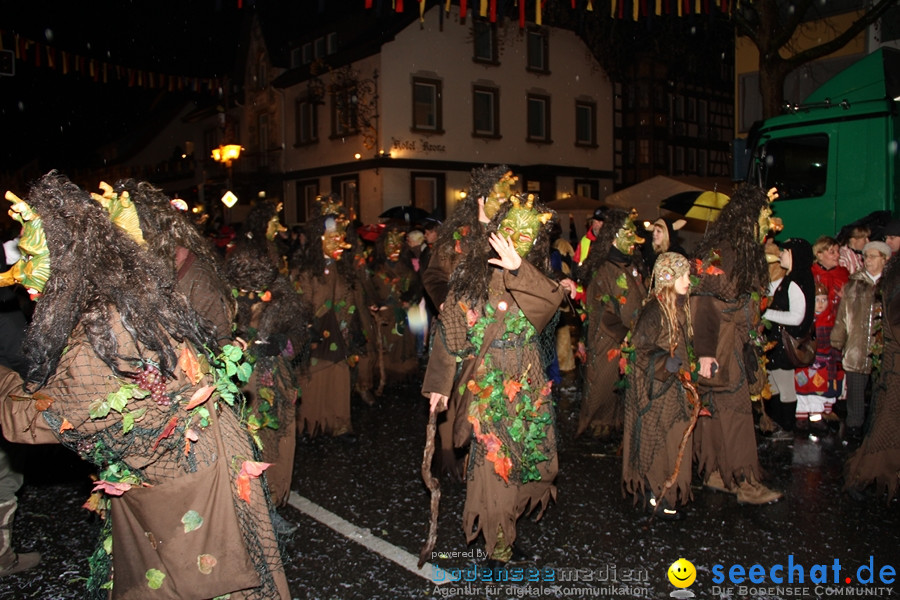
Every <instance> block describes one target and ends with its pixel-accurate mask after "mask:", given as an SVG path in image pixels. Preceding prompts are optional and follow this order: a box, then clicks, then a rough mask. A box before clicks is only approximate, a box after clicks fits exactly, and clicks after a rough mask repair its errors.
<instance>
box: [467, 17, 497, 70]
mask: <svg viewBox="0 0 900 600" xmlns="http://www.w3.org/2000/svg"><path fill="white" fill-rule="evenodd" d="M472 34H473V37H474V42H475V43H474V52H475V53H474V55H473V60H475V61H476V62H485V63H496V62H497V29H496V26H495V24H494V23H491V22H490V21H487V20H485V19H475V20H473V22H472Z"/></svg>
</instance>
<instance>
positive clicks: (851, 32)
mask: <svg viewBox="0 0 900 600" xmlns="http://www.w3.org/2000/svg"><path fill="white" fill-rule="evenodd" d="M898 1H900V0H873V3H872V4H870V5H869V6H868V8H866V9H865V10H864V11H863V12H862V14H861V15H860V16H859V18H858V19H857V20H855V21H854V22H853V23H852V24H851V25H849V26H848V27H847V28H846V29H844V30H843V31H837V32H835V36H834V37H833V38H832V39H830V40H828V41H825V42H822V43H821V44H819V45H817V46H813V47H811V48H807V49H805V50H802V51H799V52H792V49H791V41H792V40H793V39H794V36H795V33H797V32H798V31H800V30H801V29H802V28H803V27H804V26H805V23H806V21H804V19H809V17H810V16H812V15H814V14H815V13H814V11H815V10H816V8H817V6H818V5H819V4H820V0H793V1H790V2H788V1H785V0H755V1H751V2H743V3H741V5H740V9H739V10H738V11H736V12H735V13H734V17H733V21H734V25H735V29H736V30H737V32H738V33H739V34H743V35H746V36H747V37H748V38H749V39H750V40H751V41H752V42H753V44H754V45H755V46H756V48H757V49H758V50H759V88H760V93H761V94H762V100H763V118H768V117H772V116H775V115H777V114H779V113H781V109H782V105H783V104H784V81H785V78H786V77H787V76H788V74H789V73H791V72H792V71H794V70H795V69H797V68H798V67H800V66H801V65H804V64H806V63H808V62H811V61H814V60H816V59H819V58H822V57H824V56H828V55H829V54H831V53H833V52H835V51H837V50H840V49H841V48H843V47H844V46H846V45H847V44H848V43H849V42H850V41H851V40H852V39H853V38H854V37H856V36H857V35H858V34H859V33H860V32H862V31H863V30H865V29H866V27H868V26H869V25H871V24H873V23H874V22H875V21H877V20H878V19H879V18H881V17H882V16H883V15H884V14H885V13H886V12H887V11H888V9H890V8H891V7H893V6H896V5H897V3H898ZM785 54H786V55H787V56H785Z"/></svg>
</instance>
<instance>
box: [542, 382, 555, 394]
mask: <svg viewBox="0 0 900 600" xmlns="http://www.w3.org/2000/svg"><path fill="white" fill-rule="evenodd" d="M552 389H553V380H552V379H548V380H547V383H545V384H544V387H542V388H541V396H549V395H550V392H551V390H552Z"/></svg>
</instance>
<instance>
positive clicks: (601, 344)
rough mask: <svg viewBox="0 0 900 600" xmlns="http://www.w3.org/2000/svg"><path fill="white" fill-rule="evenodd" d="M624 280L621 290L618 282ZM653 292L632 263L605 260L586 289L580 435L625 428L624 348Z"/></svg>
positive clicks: (578, 431) (579, 418)
mask: <svg viewBox="0 0 900 600" xmlns="http://www.w3.org/2000/svg"><path fill="white" fill-rule="evenodd" d="M620 281H621V282H624V284H625V287H624V288H623V287H621V286H620V285H619V283H618V282H620ZM646 297H647V290H646V288H645V287H644V282H643V279H642V277H641V274H640V272H639V271H638V270H637V268H636V267H634V266H633V265H631V264H627V265H625V264H620V263H617V262H614V261H612V260H606V261H604V262H603V263H602V264H601V265H600V267H599V268H598V269H597V271H596V272H595V273H594V274H593V276H592V277H591V281H590V283H589V284H588V287H587V290H585V300H584V304H585V310H586V312H587V320H586V322H585V340H586V344H585V349H586V351H587V356H588V362H587V364H586V365H585V368H584V387H583V390H582V394H581V410H580V411H579V414H578V429H577V430H576V433H575V435H576V436H578V435H581V434H582V433H584V432H585V431H587V430H590V431H591V432H592V433H599V431H600V430H602V429H609V430H620V429H621V428H622V422H623V409H622V396H621V394H620V393H619V392H618V391H617V389H616V383H617V382H618V381H619V354H618V350H619V346H620V345H621V344H622V342H623V341H624V340H625V336H626V335H627V334H628V331H629V330H630V329H631V326H632V325H633V324H634V320H635V319H636V318H637V314H638V311H639V310H640V308H641V304H642V303H643V301H644V298H646Z"/></svg>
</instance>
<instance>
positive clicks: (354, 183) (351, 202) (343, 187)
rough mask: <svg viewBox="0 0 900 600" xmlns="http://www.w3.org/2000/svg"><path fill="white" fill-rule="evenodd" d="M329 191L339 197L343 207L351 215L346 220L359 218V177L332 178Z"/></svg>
mask: <svg viewBox="0 0 900 600" xmlns="http://www.w3.org/2000/svg"><path fill="white" fill-rule="evenodd" d="M331 189H332V190H335V191H337V193H338V194H340V195H341V200H343V201H344V206H345V207H346V208H347V209H348V210H349V211H350V212H351V213H352V214H348V215H347V216H348V218H351V219H356V218H359V175H345V176H341V177H332V178H331Z"/></svg>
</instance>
